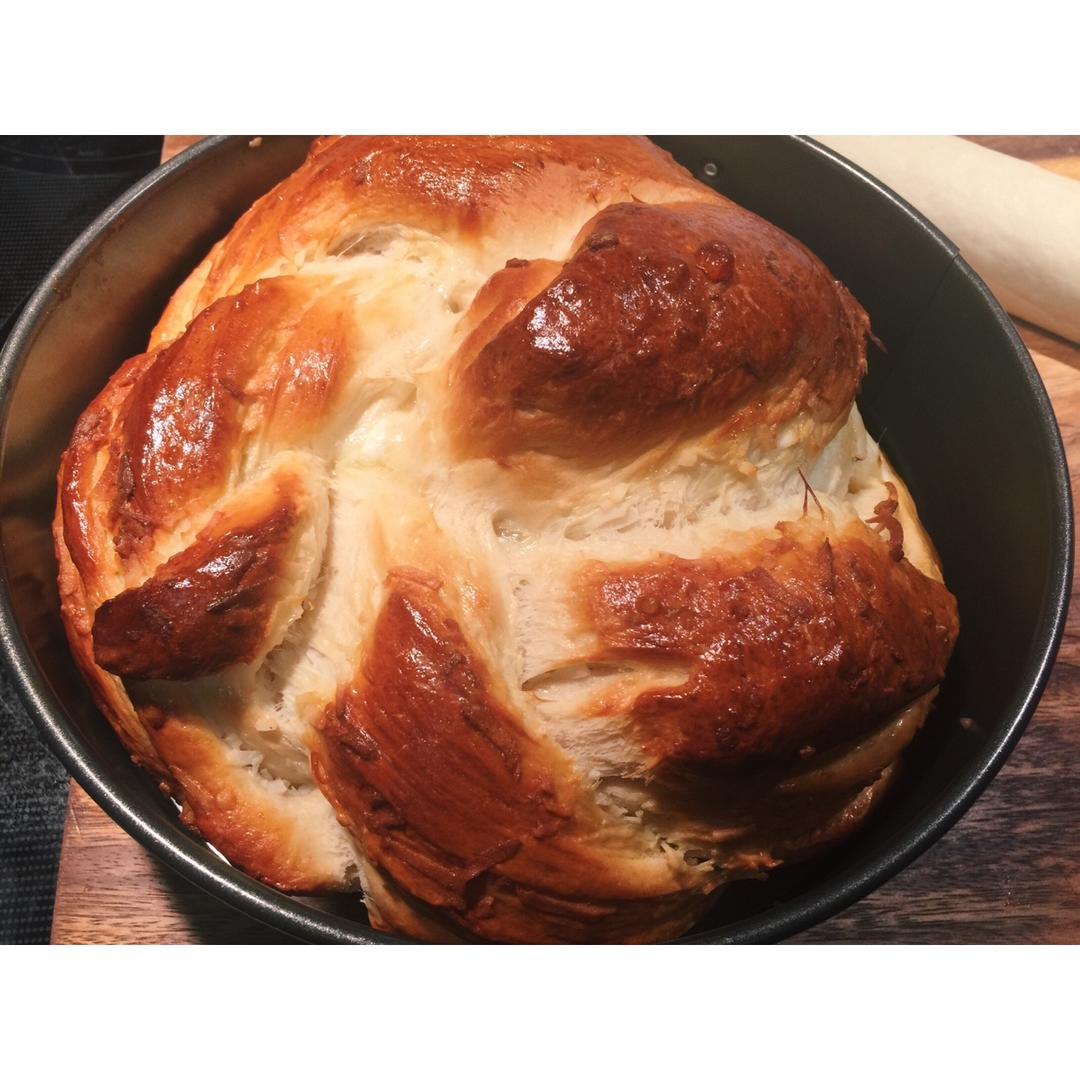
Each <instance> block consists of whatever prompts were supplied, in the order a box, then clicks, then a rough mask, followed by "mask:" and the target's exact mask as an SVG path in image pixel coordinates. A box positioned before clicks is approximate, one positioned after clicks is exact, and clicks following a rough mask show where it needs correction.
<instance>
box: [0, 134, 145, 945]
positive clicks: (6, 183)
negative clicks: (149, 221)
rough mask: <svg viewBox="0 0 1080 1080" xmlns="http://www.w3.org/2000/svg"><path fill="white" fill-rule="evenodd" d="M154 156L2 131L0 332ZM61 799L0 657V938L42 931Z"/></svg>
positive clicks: (141, 139) (53, 765)
mask: <svg viewBox="0 0 1080 1080" xmlns="http://www.w3.org/2000/svg"><path fill="white" fill-rule="evenodd" d="M160 157H161V136H160V135H156V136H66V135H50V136H7V135H0V340H4V339H6V338H7V335H8V334H9V333H10V331H11V328H12V327H13V326H14V323H15V320H16V319H17V317H18V313H19V311H20V310H21V308H22V306H23V305H24V303H25V302H26V300H27V299H29V295H30V293H31V292H32V291H33V289H34V287H35V286H36V285H37V283H38V282H39V281H40V280H41V278H42V277H44V275H45V274H46V273H47V272H48V270H49V268H50V267H51V266H52V264H53V263H54V262H55V261H56V260H57V259H58V258H59V257H60V256H61V255H62V254H63V252H64V249H65V248H66V247H67V246H68V245H69V244H70V243H71V242H72V241H73V240H74V239H75V237H76V236H78V234H79V233H80V232H81V231H82V229H84V228H85V227H86V226H87V225H88V224H89V223H90V222H91V221H92V220H93V219H94V218H95V217H96V216H97V215H98V214H99V213H100V212H101V211H102V210H104V209H105V207H106V206H108V204H109V203H110V202H112V201H113V199H115V198H116V197H117V196H119V195H120V194H122V193H123V192H124V191H125V190H126V189H127V188H129V187H130V186H131V185H132V184H133V183H135V181H136V180H138V179H140V178H141V177H142V176H144V175H145V174H146V173H147V172H149V171H150V170H151V169H153V168H154V167H155V166H156V165H157V163H158V161H159V160H160ZM66 805H67V777H66V774H65V772H64V769H63V767H62V766H61V765H60V763H59V762H58V761H57V760H56V759H55V758H54V757H53V755H52V754H51V753H50V752H49V751H48V750H47V749H46V747H45V745H44V744H43V743H42V741H41V739H40V738H39V736H38V733H37V729H36V728H35V726H34V724H33V721H31V719H30V717H29V716H28V715H27V713H26V710H25V708H24V707H23V704H22V702H21V700H20V699H19V696H18V693H17V692H16V690H15V687H14V685H13V684H12V680H11V677H10V675H9V673H8V671H7V670H6V668H5V667H4V666H3V665H2V664H0V944H35V943H43V942H47V941H48V940H49V930H50V926H51V923H52V907H53V895H54V892H55V888H56V871H57V866H58V864H59V859H60V840H61V837H62V835H63V828H64V811H65V807H66Z"/></svg>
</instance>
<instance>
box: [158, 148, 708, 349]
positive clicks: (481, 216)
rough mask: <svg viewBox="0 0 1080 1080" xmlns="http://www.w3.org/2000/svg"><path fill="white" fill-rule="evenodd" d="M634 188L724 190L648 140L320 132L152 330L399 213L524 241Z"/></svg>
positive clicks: (416, 223) (458, 236)
mask: <svg viewBox="0 0 1080 1080" xmlns="http://www.w3.org/2000/svg"><path fill="white" fill-rule="evenodd" d="M635 191H640V192H641V193H642V194H654V193H655V194H663V195H665V196H667V197H668V198H674V197H677V196H678V195H679V194H680V193H684V194H687V195H688V196H690V197H693V198H697V199H718V198H719V196H716V195H714V194H713V193H712V192H711V191H710V190H709V189H708V188H706V187H704V186H702V185H700V184H698V183H696V182H695V181H694V180H693V178H692V177H690V175H689V174H688V173H687V172H686V171H685V170H684V169H682V168H681V167H680V166H678V165H676V164H675V162H674V161H673V160H672V158H671V156H670V155H669V154H668V153H667V152H666V151H663V150H661V149H660V148H659V147H657V146H656V145H655V144H654V143H652V142H650V141H649V140H648V139H644V138H618V137H607V136H583V137H570V138H566V137H551V136H501V137H491V136H436V137H425V136H408V135H400V136H365V135H354V136H339V137H336V138H334V139H329V140H327V139H320V140H317V141H316V142H315V143H314V144H313V145H312V148H311V152H310V153H309V155H308V158H307V160H306V161H305V162H304V164H303V165H302V166H301V167H300V168H299V169H297V170H296V172H294V173H293V174H292V175H291V176H289V177H288V178H286V179H285V180H284V181H283V182H282V183H281V184H279V185H278V186H277V187H276V188H275V189H274V190H273V191H272V192H270V193H269V194H268V195H265V196H263V197H262V198H261V199H259V200H258V202H256V203H255V205H254V206H253V207H252V208H251V210H249V211H248V212H247V213H246V214H244V215H243V217H241V218H240V220H239V221H238V222H237V224H236V226H235V227H234V228H233V230H232V231H231V232H230V233H229V235H228V236H227V237H226V238H225V239H224V240H223V241H222V242H221V243H220V244H219V245H218V246H217V247H215V249H214V251H213V252H212V253H211V255H210V257H209V259H208V263H207V265H204V266H203V267H200V268H199V269H198V270H197V271H196V276H197V277H198V278H199V280H201V282H202V284H201V287H200V288H198V290H197V291H194V292H190V291H182V293H181V294H178V297H177V301H179V302H176V301H174V304H172V305H170V307H169V308H168V309H167V310H166V312H165V314H164V316H163V317H162V320H161V322H160V323H159V325H158V327H157V328H156V329H155V331H154V334H153V338H152V340H153V341H154V342H155V343H160V342H161V341H166V340H170V339H171V338H173V337H175V336H177V335H178V334H179V333H180V332H182V330H183V329H184V327H185V326H186V325H187V323H188V322H189V321H190V319H191V318H192V317H193V316H194V315H195V314H197V313H198V312H199V311H201V310H203V308H205V307H206V306H207V305H208V304H210V303H212V302H213V301H214V300H216V299H218V298H220V297H222V296H227V295H229V294H231V293H235V292H238V291H239V290H240V289H241V288H242V287H243V286H244V285H247V284H250V283H251V282H253V281H257V280H259V279H260V278H266V277H268V276H270V275H272V274H278V273H282V272H284V273H289V272H292V271H293V270H295V269H296V268H298V267H299V266H301V265H303V264H304V263H306V262H310V261H313V260H315V259H318V258H321V257H323V256H325V255H334V254H336V253H338V252H341V251H343V250H346V249H348V247H349V246H350V244H353V243H354V242H355V241H356V239H357V237H358V236H361V235H362V234H363V232H364V231H365V230H366V229H368V228H370V227H371V226H373V225H379V224H381V223H385V222H387V221H392V222H400V223H403V224H405V225H408V226H410V227H412V228H417V229H423V230H425V231H427V232H430V233H434V234H437V235H440V236H445V237H447V238H449V239H452V240H454V241H455V242H458V243H462V244H465V245H473V246H482V245H485V244H490V243H492V241H493V240H496V239H498V238H505V237H507V236H509V235H513V234H514V233H522V232H523V233H524V234H525V235H523V236H522V242H524V243H527V242H528V240H527V235H528V233H529V232H531V231H532V230H534V229H535V228H536V225H535V223H534V219H536V218H538V219H540V220H541V221H543V219H544V218H547V222H546V223H545V224H549V223H551V222H557V221H558V220H559V218H560V217H562V216H565V215H569V216H571V217H573V216H578V217H579V218H580V220H581V221H584V220H586V219H587V218H588V217H590V216H591V215H592V214H593V213H595V211H596V210H597V209H598V208H600V207H601V206H604V205H606V204H607V203H609V202H615V201H620V200H624V199H628V198H630V197H631V196H632V194H633V193H634V192H635ZM533 254H534V253H533V252H530V251H526V250H522V251H517V252H513V253H512V255H518V256H522V257H531V256H532V255H533ZM507 257H510V256H504V257H503V258H504V259H505V258H507ZM492 269H495V267H492Z"/></svg>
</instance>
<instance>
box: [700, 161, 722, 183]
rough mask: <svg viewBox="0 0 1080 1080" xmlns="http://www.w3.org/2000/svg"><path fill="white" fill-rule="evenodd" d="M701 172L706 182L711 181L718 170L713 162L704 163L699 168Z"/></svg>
mask: <svg viewBox="0 0 1080 1080" xmlns="http://www.w3.org/2000/svg"><path fill="white" fill-rule="evenodd" d="M701 171H702V173H703V174H704V175H705V178H706V179H707V180H712V179H714V178H715V177H716V174H717V173H718V172H719V171H720V170H719V168H717V165H716V162H715V161H706V162H705V164H704V165H702V166H701Z"/></svg>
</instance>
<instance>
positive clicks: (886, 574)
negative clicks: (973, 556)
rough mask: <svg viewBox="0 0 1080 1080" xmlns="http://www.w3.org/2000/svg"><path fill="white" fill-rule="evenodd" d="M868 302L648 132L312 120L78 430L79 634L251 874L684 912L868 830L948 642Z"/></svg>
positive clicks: (953, 628)
mask: <svg viewBox="0 0 1080 1080" xmlns="http://www.w3.org/2000/svg"><path fill="white" fill-rule="evenodd" d="M253 152H254V151H253ZM868 332H869V320H868V318H867V315H866V313H865V312H864V311H863V309H862V308H861V307H860V306H859V304H858V303H857V302H856V301H855V300H854V299H853V297H852V296H851V295H850V294H849V293H848V292H847V291H846V290H845V288H844V287H843V286H842V285H841V284H840V283H838V282H837V281H835V280H833V278H832V276H831V275H830V274H829V272H828V270H827V269H826V268H825V267H824V266H823V265H822V264H821V262H820V261H819V260H818V259H817V258H815V257H814V255H812V254H811V253H810V252H809V251H807V250H806V248H804V247H803V246H802V245H800V244H799V243H798V242H796V241H795V240H793V239H792V238H791V237H789V236H787V235H786V234H784V233H783V232H781V231H780V230H779V229H777V228H775V227H774V226H772V225H770V224H768V223H767V222H765V221H763V220H762V219H760V218H758V217H756V216H755V215H753V214H751V213H749V212H747V211H745V210H743V209H741V208H740V207H738V206H736V205H734V204H733V203H731V202H730V201H728V200H727V199H725V198H723V197H721V196H720V195H718V194H716V193H715V192H714V191H712V190H711V189H710V188H708V187H705V186H704V185H702V184H699V183H698V182H697V181H695V180H694V179H693V178H692V177H691V176H690V175H689V174H688V173H687V172H686V171H685V170H683V169H682V168H681V167H679V166H678V165H677V164H676V163H675V162H674V161H673V160H672V159H671V158H670V157H669V156H668V155H667V154H666V153H664V152H663V151H661V150H660V149H659V148H657V147H656V146H655V145H653V144H652V143H650V142H648V141H647V140H644V139H632V138H490V139H482V138H342V137H338V138H324V139H318V140H316V141H315V142H314V143H313V145H312V148H311V151H310V154H309V155H308V157H307V160H306V161H305V162H304V164H303V165H302V166H301V167H300V168H299V169H298V170H297V171H296V172H295V173H294V174H293V175H291V176H289V177H288V178H287V179H286V180H284V181H283V182H282V183H280V184H279V185H278V186H277V187H276V188H275V189H274V190H273V191H271V192H270V193H269V194H267V195H265V196H264V197H263V198H261V199H260V200H259V201H258V202H256V203H255V205H254V206H253V207H252V208H251V209H250V210H249V211H248V212H247V213H246V214H244V215H243V217H241V218H240V220H239V221H238V222H237V224H236V226H235V227H234V228H233V229H232V231H231V232H230V233H229V234H228V235H227V236H226V237H225V238H224V239H223V240H221V241H220V242H219V243H218V244H217V245H216V246H215V247H214V248H213V249H212V251H211V252H210V254H209V255H208V256H207V258H206V259H205V260H204V261H203V263H202V264H201V265H200V266H199V267H198V268H197V269H196V270H195V271H194V272H193V273H192V274H191V276H190V277H189V278H188V279H187V281H186V282H185V283H184V284H183V285H182V286H181V287H180V289H179V290H178V291H177V293H176V294H175V296H174V297H173V299H172V301H171V302H170V303H169V305H168V307H167V309H166V310H165V312H164V314H163V315H162V317H161V320H160V322H159V324H158V325H157V327H156V328H155V330H154V332H153V334H152V337H151V340H150V343H149V348H148V351H147V352H145V353H143V354H142V355H139V356H136V357H134V358H132V359H130V360H128V361H127V362H126V363H125V364H123V365H122V366H121V367H120V368H119V370H118V371H117V372H116V374H115V375H114V376H113V377H112V379H111V380H110V381H109V383H108V385H107V386H106V387H105V389H104V390H103V391H102V392H101V394H100V395H99V396H98V397H97V399H96V400H95V401H94V402H93V403H92V404H91V405H90V407H89V408H88V409H87V410H86V412H85V413H84V414H83V416H82V417H81V419H80V420H79V422H78V425H77V427H76V428H75V431H74V434H73V436H72V439H71V443H70V446H69V448H68V450H67V452H66V453H65V455H64V458H63V462H62V466H61V470H60V477H59V498H58V504H57V514H56V522H55V539H56V551H57V556H58V559H59V565H60V576H59V580H60V592H61V599H62V611H63V618H64V622H65V625H66V627H67V631H68V635H69V638H70V641H71V646H72V649H73V652H74V655H75V658H76V660H77V662H78V664H79V667H80V669H81V671H82V673H83V675H84V677H85V678H86V681H87V683H88V685H89V686H90V688H91V690H92V691H93V693H94V695H95V697H96V700H97V701H98V703H99V705H100V707H101V709H102V711H103V712H104V714H105V715H106V716H107V717H108V718H109V720H110V721H111V723H112V724H113V725H114V727H115V728H116V730H117V732H118V733H119V735H120V737H121V738H122V739H123V740H124V742H125V744H126V746H127V747H128V749H129V750H130V752H131V754H132V756H133V757H134V759H135V760H136V761H137V762H139V763H140V764H141V765H143V766H144V767H145V768H147V769H149V770H151V771H152V772H153V773H154V774H155V775H156V776H157V778H158V779H159V781H160V782H161V785H162V787H163V788H164V789H165V790H166V791H167V792H168V793H170V794H171V795H172V796H173V797H174V798H175V799H176V800H177V801H178V803H179V804H180V806H181V807H182V816H183V820H184V821H185V822H186V823H187V824H188V825H189V826H190V827H191V828H192V829H194V830H196V831H197V832H198V833H199V834H201V836H203V837H204V838H205V839H206V840H207V841H209V842H210V843H211V844H213V845H214V846H215V847H216V848H217V849H218V850H219V851H220V852H221V853H222V854H223V855H224V856H225V857H226V858H228V859H229V860H230V861H231V862H232V863H234V864H235V865H237V866H238V867H241V868H242V869H243V870H245V871H246V872H247V873H249V874H251V875H253V876H255V877H256V878H258V879H260V880H261V881H263V882H266V883H268V884H270V885H272V886H275V887H277V888H279V889H283V890H288V891H292V892H299V893H320V892H328V891H348V890H358V891H362V894H363V900H364V903H365V904H366V905H367V909H368V913H369V917H370V920H371V922H372V924H373V925H374V926H376V927H379V928H383V929H387V930H392V931H395V932H398V933H401V934H405V935H409V936H412V937H415V938H419V939H422V940H428V941H507V942H646V941H657V940H663V939H669V938H672V937H675V936H677V935H679V934H680V933H683V932H685V931H686V930H687V929H688V928H690V927H691V926H692V925H693V924H694V922H695V921H696V920H697V919H698V918H699V917H700V916H701V914H702V913H703V911H704V910H705V909H706V907H707V905H708V904H709V901H710V897H712V896H714V895H715V893H716V890H717V889H718V888H720V887H721V886H723V885H724V884H725V883H726V882H729V881H731V880H733V879H736V878H740V877H748V876H761V875H763V874H764V873H766V872H767V871H768V870H769V869H770V868H773V867H775V866H777V865H779V864H780V863H783V862H788V861H792V860H796V859H804V858H807V857H808V856H810V855H812V854H814V853H816V852H818V851H820V850H821V849H823V848H824V847H826V846H827V845H830V844H834V843H836V842H837V841H838V840H839V839H841V838H842V837H844V836H846V835H848V834H849V833H850V832H851V831H852V830H853V829H854V828H856V827H857V826H858V824H859V822H860V821H861V820H862V819H863V818H864V817H865V816H866V814H867V813H868V812H869V811H870V809H871V808H872V807H873V806H874V804H875V803H876V802H877V801H878V799H879V798H880V796H881V794H882V792H883V791H884V790H885V789H886V787H887V786H888V783H889V781H890V778H891V777H892V776H893V775H894V773H895V768H896V760H897V758H898V756H899V754H900V753H901V751H902V750H903V748H904V746H905V745H906V744H907V742H908V741H909V740H910V739H911V738H912V737H913V735H914V734H915V732H916V731H917V730H918V728H919V726H920V725H921V724H922V722H923V720H924V718H925V716H926V713H927V710H928V708H929V706H930V702H931V700H932V698H933V696H934V694H935V693H936V688H937V685H938V684H939V682H940V681H941V679H942V676H943V673H944V670H945V665H946V663H947V661H948V659H949V656H950V653H951V650H952V647H953V643H954V641H955V637H956V633H957V626H958V624H957V613H956V605H955V602H954V600H953V598H952V596H951V595H950V594H949V592H948V591H947V590H946V588H945V587H944V585H943V584H942V582H941V574H940V571H939V568H938V564H937V560H936V557H935V554H934V552H933V548H932V546H931V544H930V542H929V540H928V538H927V536H926V535H925V533H924V531H923V529H922V528H921V526H920V524H919V520H918V517H917V514H916V510H915V507H914V505H913V503H912V500H911V498H910V496H909V494H908V492H907V490H906V488H905V487H904V485H903V483H902V482H901V481H900V479H899V478H898V477H897V476H896V474H895V473H894V472H893V471H892V469H891V468H890V466H889V463H888V462H887V461H886V460H885V458H884V456H883V455H882V454H881V452H880V450H879V449H878V448H877V446H876V445H875V443H874V442H873V440H872V439H871V438H870V437H869V436H868V435H867V433H866V431H865V430H864V428H863V425H862V422H861V420H860V418H859V414H858V411H857V409H856V407H855V405H854V404H853V402H854V397H855V394H856V392H857V389H858V386H859V382H860V379H861V377H862V375H863V372H864V370H865V364H866V344H865V343H866V337H867V334H868Z"/></svg>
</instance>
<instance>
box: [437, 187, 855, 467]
mask: <svg viewBox="0 0 1080 1080" xmlns="http://www.w3.org/2000/svg"><path fill="white" fill-rule="evenodd" d="M868 325H869V321H868V319H867V317H866V314H865V312H864V311H863V310H862V308H860V307H859V305H858V304H857V303H856V302H855V301H854V300H853V299H852V298H851V296H850V295H849V294H848V293H847V291H846V290H845V289H844V288H843V286H841V285H839V284H837V283H836V282H835V281H833V279H832V278H831V277H830V275H829V274H828V272H827V271H826V269H825V267H824V266H822V264H821V263H820V262H819V261H818V260H817V259H816V258H814V256H813V255H811V254H810V252H809V251H807V250H806V249H805V248H804V247H802V245H800V244H798V243H797V242H796V241H794V240H793V239H792V238H791V237H789V236H786V235H785V234H784V233H782V232H781V231H780V230H779V229H777V228H776V227H775V226H772V225H770V224H768V223H767V222H765V221H762V220H761V218H759V217H756V216H755V215H753V214H750V213H748V212H747V211H745V210H742V209H741V208H739V207H736V206H732V205H730V204H726V205H725V204H720V205H712V204H701V203H681V204H677V205H671V206H648V205H645V204H641V203H620V204H618V205H616V206H611V207H608V208H607V209H606V210H603V211H601V212H600V213H599V214H597V215H596V217H595V218H594V219H593V220H592V221H591V222H589V225H588V227H587V228H586V229H585V230H584V235H583V237H582V238H581V242H580V244H579V246H578V247H577V250H576V252H575V253H574V255H573V257H572V258H571V259H570V260H569V261H568V262H567V263H566V265H565V266H564V267H563V268H562V271H561V272H560V273H558V274H557V276H555V278H554V280H552V281H551V282H550V283H549V284H547V285H546V287H545V288H544V289H543V290H542V291H541V292H539V294H538V295H536V296H535V297H534V298H533V299H532V300H531V301H529V302H528V303H527V304H525V305H524V307H523V309H522V310H521V311H520V312H519V313H516V314H515V315H514V316H513V317H512V318H510V319H509V320H508V321H507V322H506V324H505V325H504V326H503V328H502V329H501V330H500V331H499V332H498V333H497V334H495V335H494V336H489V337H488V340H486V341H483V340H482V338H479V337H474V338H473V339H472V340H471V341H470V343H469V344H470V345H472V347H473V348H475V349H476V352H475V353H472V352H471V350H470V349H469V348H468V347H467V349H466V351H465V354H464V356H462V357H461V358H460V360H459V361H458V363H459V364H460V366H461V371H460V374H459V376H458V380H457V386H456V391H455V399H454V404H453V408H454V409H455V412H456V420H457V427H458V430H459V438H460V441H462V442H463V443H466V444H467V445H468V447H469V449H471V450H472V451H473V452H476V453H490V454H493V455H495V456H497V457H501V456H505V455H506V454H509V453H511V452H521V451H526V450H539V451H543V452H545V453H549V454H555V455H558V456H571V457H576V456H583V455H598V456H610V455H611V454H612V453H614V452H626V451H629V450H633V451H634V452H640V451H641V450H642V449H643V448H644V447H647V446H648V445H650V444H651V443H653V442H655V441H656V440H657V439H659V438H661V437H663V436H665V435H668V434H671V433H676V432H679V431H687V430H690V431H694V430H698V431H700V430H709V429H713V428H720V429H723V428H731V427H734V426H736V425H739V424H742V425H746V424H749V423H750V422H754V423H757V424H770V425H773V426H774V427H775V426H776V425H778V424H780V423H783V422H784V421H785V420H787V419H789V418H791V417H792V416H795V415H797V414H799V413H806V414H809V415H811V416H813V417H814V418H815V419H819V418H820V419H822V420H824V421H826V422H828V421H832V420H834V419H835V418H836V417H837V416H839V415H841V414H842V413H844V412H846V410H847V408H848V406H849V405H850V403H851V399H852V397H853V396H854V393H855V389H856V388H857V386H858V383H859V380H860V378H861V377H862V374H863V371H864V370H865V366H866V347H865V333H866V329H867V327H868Z"/></svg>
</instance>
